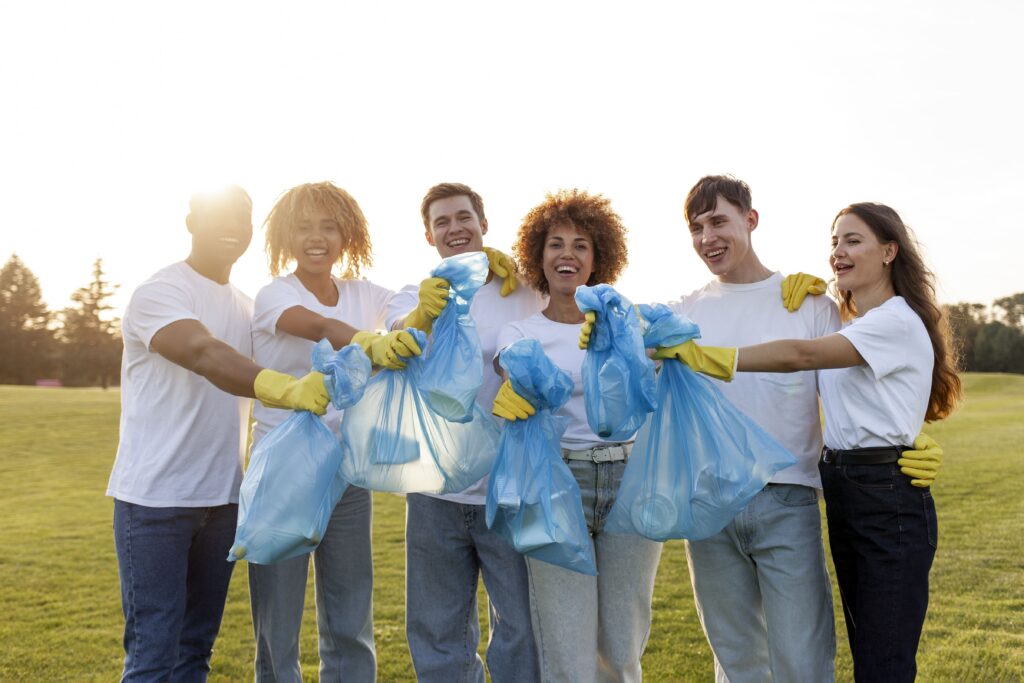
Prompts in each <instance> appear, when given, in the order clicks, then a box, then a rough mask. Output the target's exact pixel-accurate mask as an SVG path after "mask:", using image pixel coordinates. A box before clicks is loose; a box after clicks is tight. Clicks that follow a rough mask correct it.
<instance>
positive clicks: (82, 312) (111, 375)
mask: <svg viewBox="0 0 1024 683" xmlns="http://www.w3.org/2000/svg"><path fill="white" fill-rule="evenodd" d="M117 287H118V286H117V285H112V284H110V283H109V282H107V281H106V280H105V279H104V273H103V260H102V259H99V258H98V259H96V261H95V262H94V263H93V269H92V280H90V281H89V283H88V284H87V285H85V286H84V287H81V288H79V289H77V290H75V292H74V293H73V294H72V295H71V301H72V302H73V304H72V305H71V306H69V307H68V308H65V309H63V310H61V311H56V312H53V311H50V310H49V309H47V307H46V304H45V303H44V302H43V297H42V291H41V290H40V288H39V280H38V279H37V278H36V276H35V275H33V274H32V271H31V270H29V269H28V267H27V266H26V265H25V264H24V263H22V261H21V259H19V258H18V255H17V254H12V255H11V258H10V259H8V261H7V263H5V264H4V266H3V268H2V269H0V384H36V383H37V382H43V381H46V380H57V381H59V382H60V383H61V384H62V385H64V386H72V387H85V386H101V387H103V388H104V389H106V388H107V387H108V386H111V385H116V384H118V383H119V381H120V373H121V348H122V345H121V329H120V321H119V320H118V319H116V318H115V319H109V320H104V319H103V318H102V317H101V316H102V315H103V314H104V313H105V312H106V311H109V310H111V308H112V307H111V306H110V305H109V304H108V303H107V299H108V298H109V297H110V296H111V295H113V293H114V291H115V290H116V289H117Z"/></svg>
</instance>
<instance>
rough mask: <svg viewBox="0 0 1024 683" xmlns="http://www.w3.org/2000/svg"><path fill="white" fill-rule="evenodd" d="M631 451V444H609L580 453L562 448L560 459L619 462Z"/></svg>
mask: <svg viewBox="0 0 1024 683" xmlns="http://www.w3.org/2000/svg"><path fill="white" fill-rule="evenodd" d="M632 450H633V444H632V443H610V444H608V445H606V446H594V447H593V448H585V449H583V450H581V451H574V450H570V449H568V448H563V449H562V459H563V460H589V461H590V462H618V461H619V460H626V459H627V458H628V457H629V453H630V451H632Z"/></svg>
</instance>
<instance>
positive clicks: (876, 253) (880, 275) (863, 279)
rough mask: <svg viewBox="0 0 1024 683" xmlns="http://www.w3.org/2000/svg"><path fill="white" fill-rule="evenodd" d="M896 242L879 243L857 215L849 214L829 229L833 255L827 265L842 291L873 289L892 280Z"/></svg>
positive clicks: (840, 218)
mask: <svg viewBox="0 0 1024 683" xmlns="http://www.w3.org/2000/svg"><path fill="white" fill-rule="evenodd" d="M896 252H897V246H896V243H895V242H880V241H879V240H878V237H876V236H875V233H874V231H873V230H872V229H871V228H870V227H868V224H867V223H865V222H864V221H863V220H862V219H861V218H860V217H859V216H857V215H855V214H852V213H848V214H844V215H842V216H840V217H839V218H837V219H836V222H835V223H834V224H833V226H832V254H831V255H830V256H829V263H830V264H831V266H832V272H833V273H834V274H835V276H836V286H837V287H838V288H839V289H840V290H842V291H851V292H854V297H856V292H857V291H859V290H864V289H865V288H871V287H876V286H877V285H879V284H880V283H885V282H887V281H889V280H890V279H891V277H892V276H891V272H892V270H891V267H890V265H889V264H891V263H892V260H893V259H894V258H896Z"/></svg>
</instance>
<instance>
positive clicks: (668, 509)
mask: <svg viewBox="0 0 1024 683" xmlns="http://www.w3.org/2000/svg"><path fill="white" fill-rule="evenodd" d="M641 312H642V314H643V315H644V317H645V318H647V320H649V321H650V323H651V324H650V326H649V327H648V331H647V334H646V336H645V341H646V342H647V343H648V344H650V345H651V346H674V345H676V344H681V343H683V342H684V341H686V340H687V339H693V338H697V337H699V336H700V332H699V330H698V328H697V326H696V325H695V324H694V323H693V321H691V320H689V319H687V318H683V317H682V316H676V315H674V314H673V313H672V312H671V311H670V310H669V309H668V308H667V307H665V306H660V305H659V306H655V307H645V306H641ZM652 335H653V336H652ZM795 463H796V458H794V457H793V456H792V455H791V454H790V453H789V452H788V451H787V450H786V449H785V448H783V447H782V446H781V445H780V444H779V443H778V442H777V441H775V439H773V438H772V437H771V436H769V435H768V434H767V433H766V432H765V431H764V430H763V429H761V428H760V427H759V426H758V425H757V424H756V423H755V422H754V421H753V420H751V419H750V418H749V417H747V416H746V415H745V414H744V413H743V412H741V411H740V410H739V409H738V408H736V407H735V406H734V405H733V404H732V403H730V402H729V401H728V400H727V399H726V398H725V397H724V396H722V393H721V392H720V391H719V390H718V388H717V387H716V386H715V385H714V384H713V383H712V382H711V381H710V380H708V379H707V378H705V377H702V376H700V375H698V374H697V373H695V372H694V371H693V370H691V369H690V368H688V367H687V366H686V365H684V364H683V363H680V362H678V361H674V360H667V361H664V362H663V363H662V366H661V372H660V373H659V375H658V408H657V410H655V411H654V413H653V414H651V416H650V419H649V420H648V421H647V423H645V424H644V426H643V427H642V428H641V429H640V432H639V433H638V434H637V437H636V443H635V444H634V445H633V452H632V454H631V455H630V457H629V462H628V463H627V464H626V471H625V473H624V474H623V477H622V483H621V485H620V486H619V491H618V494H617V495H616V498H615V504H614V505H613V506H612V510H611V513H609V516H608V521H607V523H606V524H605V531H608V532H610V533H635V534H639V535H641V536H645V537H647V538H650V539H652V540H655V541H667V540H668V539H670V538H688V539H690V540H700V539H703V538H707V537H709V536H711V535H713V534H716V533H718V532H719V531H721V530H722V529H723V528H724V527H725V525H726V524H728V523H729V522H730V521H732V519H733V518H734V517H735V516H736V515H737V514H738V513H739V512H740V511H741V510H743V508H745V507H746V506H747V503H749V502H750V501H751V499H753V497H754V496H755V495H757V493H758V491H760V490H761V489H763V488H764V486H765V484H767V483H768V480H769V479H770V478H771V477H772V475H773V474H775V473H776V472H778V471H779V470H781V469H783V468H785V467H789V466H790V465H793V464H795Z"/></svg>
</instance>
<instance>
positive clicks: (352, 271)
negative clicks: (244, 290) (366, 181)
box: [263, 182, 373, 280]
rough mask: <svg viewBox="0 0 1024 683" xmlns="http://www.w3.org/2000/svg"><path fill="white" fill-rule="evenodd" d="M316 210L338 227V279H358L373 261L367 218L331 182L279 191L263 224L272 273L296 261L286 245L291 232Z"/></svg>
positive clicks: (355, 204) (348, 197) (352, 201)
mask: <svg viewBox="0 0 1024 683" xmlns="http://www.w3.org/2000/svg"><path fill="white" fill-rule="evenodd" d="M317 209H320V210H323V211H325V212H326V213H327V215H328V216H330V217H331V218H333V219H334V220H335V221H336V222H337V223H338V226H339V228H340V230H341V238H342V247H341V255H340V256H339V257H338V263H339V264H340V265H341V278H343V279H346V280H349V279H353V278H357V277H359V275H360V273H361V271H362V270H363V268H369V267H370V266H371V265H372V264H373V245H372V243H371V242H370V232H369V230H368V229H367V223H366V217H365V216H364V215H363V210H362V209H360V208H359V204H358V203H357V202H356V200H355V199H353V197H352V195H350V194H349V193H348V192H346V191H345V190H343V189H341V188H340V187H338V186H337V185H335V184H334V183H331V182H322V183H306V184H304V185H298V186H296V187H293V188H292V189H290V190H288V191H287V192H285V193H284V194H282V195H281V197H280V198H279V199H278V200H277V202H276V203H275V204H274V208H272V209H271V210H270V214H268V215H267V220H266V221H264V223H263V225H264V227H265V228H266V230H267V241H266V250H267V257H268V258H269V260H270V274H271V275H273V276H275V277H276V276H277V275H278V274H280V273H281V271H283V270H286V269H287V268H288V265H289V264H290V263H291V262H292V261H294V260H295V254H293V253H292V251H291V246H290V245H289V237H290V236H291V232H292V230H293V229H294V228H295V226H296V224H297V223H298V222H299V221H300V220H302V218H303V217H305V216H306V215H307V214H308V213H309V212H311V211H315V210H317Z"/></svg>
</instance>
